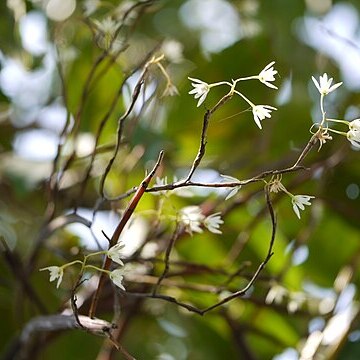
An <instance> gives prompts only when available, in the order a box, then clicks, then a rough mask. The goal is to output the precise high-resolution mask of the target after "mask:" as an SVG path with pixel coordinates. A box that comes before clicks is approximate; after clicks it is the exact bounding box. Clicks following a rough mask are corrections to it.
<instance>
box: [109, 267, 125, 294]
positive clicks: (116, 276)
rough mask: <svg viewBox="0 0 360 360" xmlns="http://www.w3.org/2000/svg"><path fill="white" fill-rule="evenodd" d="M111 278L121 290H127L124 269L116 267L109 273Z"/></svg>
mask: <svg viewBox="0 0 360 360" xmlns="http://www.w3.org/2000/svg"><path fill="white" fill-rule="evenodd" d="M109 277H110V280H111V281H112V282H113V283H114V284H115V285H116V286H117V287H119V288H120V289H121V290H124V291H125V287H124V285H123V284H122V282H123V280H124V270H123V269H115V270H113V271H111V272H110V273H109Z"/></svg>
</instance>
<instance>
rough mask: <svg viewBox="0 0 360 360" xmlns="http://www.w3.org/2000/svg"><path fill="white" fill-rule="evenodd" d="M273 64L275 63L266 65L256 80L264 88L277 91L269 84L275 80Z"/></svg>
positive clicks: (275, 72)
mask: <svg viewBox="0 0 360 360" xmlns="http://www.w3.org/2000/svg"><path fill="white" fill-rule="evenodd" d="M274 64H275V61H272V62H271V63H270V64H268V65H266V66H265V68H264V69H263V70H262V71H261V72H260V74H259V75H258V79H259V80H260V81H261V82H262V83H263V84H265V85H266V86H268V87H270V88H272V89H276V90H277V87H276V86H275V85H274V84H271V81H274V80H275V76H274V75H275V74H277V70H275V69H274V67H273V65H274Z"/></svg>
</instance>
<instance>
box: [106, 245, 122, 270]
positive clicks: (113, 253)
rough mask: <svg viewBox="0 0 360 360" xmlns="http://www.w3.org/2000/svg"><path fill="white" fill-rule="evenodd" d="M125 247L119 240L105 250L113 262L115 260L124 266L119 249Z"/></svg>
mask: <svg viewBox="0 0 360 360" xmlns="http://www.w3.org/2000/svg"><path fill="white" fill-rule="evenodd" d="M124 247H125V245H124V244H123V243H121V242H118V243H117V244H116V245H114V246H113V247H111V248H110V249H109V250H108V251H107V253H106V254H107V256H108V257H109V258H110V259H111V260H112V261H114V262H116V263H117V264H119V265H122V266H124V263H123V262H122V260H121V258H120V255H121V252H120V251H121V250H122V249H123V248H124Z"/></svg>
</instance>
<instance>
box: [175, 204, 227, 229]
mask: <svg viewBox="0 0 360 360" xmlns="http://www.w3.org/2000/svg"><path fill="white" fill-rule="evenodd" d="M180 222H181V223H182V224H183V225H184V227H185V231H187V232H188V233H189V234H191V235H192V233H193V232H197V233H202V232H203V229H202V228H201V226H205V227H206V228H207V229H208V230H209V231H210V232H212V233H214V234H222V232H221V230H220V225H221V224H223V223H224V221H223V220H222V219H221V213H220V212H217V213H214V214H211V215H209V216H207V217H206V216H205V215H204V214H203V213H202V211H201V209H200V207H199V206H196V205H191V206H186V207H184V208H183V209H181V211H180Z"/></svg>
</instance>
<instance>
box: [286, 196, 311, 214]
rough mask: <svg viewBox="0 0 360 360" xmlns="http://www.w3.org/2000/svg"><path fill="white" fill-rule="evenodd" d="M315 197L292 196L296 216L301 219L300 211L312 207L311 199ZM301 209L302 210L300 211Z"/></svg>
mask: <svg viewBox="0 0 360 360" xmlns="http://www.w3.org/2000/svg"><path fill="white" fill-rule="evenodd" d="M313 198H314V196H309V195H291V202H292V205H293V210H294V213H295V214H296V216H297V217H298V218H299V219H300V210H304V209H305V206H304V205H308V206H310V205H311V203H310V199H313ZM299 209H300V210H299Z"/></svg>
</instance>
